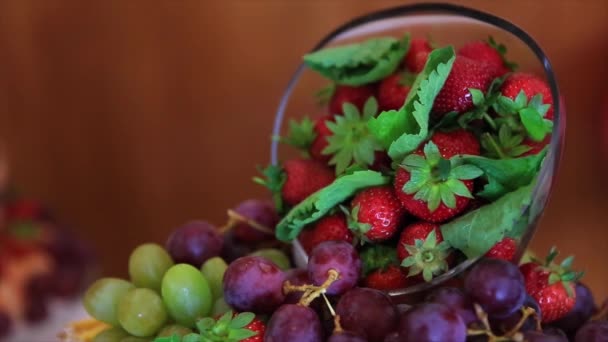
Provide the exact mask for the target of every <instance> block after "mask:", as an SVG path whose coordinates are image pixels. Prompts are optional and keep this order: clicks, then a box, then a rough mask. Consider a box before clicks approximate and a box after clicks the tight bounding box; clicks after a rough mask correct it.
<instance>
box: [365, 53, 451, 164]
mask: <svg viewBox="0 0 608 342" xmlns="http://www.w3.org/2000/svg"><path fill="white" fill-rule="evenodd" d="M455 58H456V57H455V53H454V48H452V47H445V48H441V49H435V50H433V51H432V52H431V53H430V55H429V57H428V59H427V62H426V65H425V66H424V69H423V70H422V72H421V73H420V74H419V75H418V77H417V78H416V81H414V84H413V85H412V90H411V91H410V92H409V94H408V96H407V98H406V99H405V104H404V105H403V107H401V108H400V109H399V110H389V111H385V112H382V113H380V115H379V116H378V117H377V118H374V119H371V120H370V121H369V123H368V125H369V128H370V131H371V133H372V134H373V135H374V136H375V137H376V139H377V140H378V142H379V143H380V144H381V146H382V147H384V148H386V149H388V154H389V156H390V157H391V158H392V159H393V160H395V161H401V160H402V159H403V157H405V156H406V155H408V154H409V153H411V152H412V151H414V150H416V148H418V146H419V145H420V144H421V143H422V142H423V141H424V140H426V139H427V136H428V134H429V116H430V112H431V109H432V108H433V102H434V101H435V97H437V94H439V91H441V88H442V87H443V84H444V83H445V80H446V79H447V77H448V75H449V73H450V71H451V69H452V64H453V63H454V59H455Z"/></svg>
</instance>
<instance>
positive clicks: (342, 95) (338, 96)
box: [329, 85, 376, 115]
mask: <svg viewBox="0 0 608 342" xmlns="http://www.w3.org/2000/svg"><path fill="white" fill-rule="evenodd" d="M375 92H376V90H375V89H374V87H373V86H371V85H366V86H359V87H351V86H346V85H340V86H337V87H336V90H335V91H334V94H333V96H332V97H331V99H330V100H329V114H331V115H342V114H344V113H343V111H342V105H343V104H344V103H346V102H348V103H352V104H353V105H355V107H357V108H359V110H361V109H363V105H364V104H365V101H367V99H369V98H370V97H371V96H374V95H375Z"/></svg>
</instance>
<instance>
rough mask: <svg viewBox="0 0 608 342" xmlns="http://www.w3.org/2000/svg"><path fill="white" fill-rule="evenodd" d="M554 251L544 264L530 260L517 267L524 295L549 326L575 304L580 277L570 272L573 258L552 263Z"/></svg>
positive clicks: (580, 274)
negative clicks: (529, 297)
mask: <svg viewBox="0 0 608 342" xmlns="http://www.w3.org/2000/svg"><path fill="white" fill-rule="evenodd" d="M557 254H558V253H557V251H556V250H555V249H554V248H552V249H551V251H550V252H549V255H548V256H547V258H546V260H545V262H544V263H543V262H541V261H538V260H534V261H532V262H528V263H525V264H523V265H521V266H520V268H519V270H520V272H521V274H522V275H523V277H524V281H525V285H526V292H528V294H529V295H530V296H531V297H532V298H534V300H536V301H537V302H538V305H539V306H540V311H541V312H542V322H543V323H549V322H552V321H555V320H557V319H560V318H562V317H564V316H565V315H566V314H567V313H568V312H569V311H570V310H572V308H573V307H574V304H575V303H576V291H575V284H576V282H577V281H578V280H579V279H580V277H581V276H582V273H580V272H573V271H572V270H571V267H572V262H573V261H574V257H572V256H571V257H568V258H566V259H564V260H563V261H562V263H561V264H560V265H556V264H554V263H553V260H554V259H555V257H556V256H557Z"/></svg>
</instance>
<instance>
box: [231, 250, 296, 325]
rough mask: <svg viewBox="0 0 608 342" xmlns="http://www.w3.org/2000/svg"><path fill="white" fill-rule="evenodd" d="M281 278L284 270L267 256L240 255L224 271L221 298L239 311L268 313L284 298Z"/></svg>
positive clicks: (283, 275) (282, 278)
mask: <svg viewBox="0 0 608 342" xmlns="http://www.w3.org/2000/svg"><path fill="white" fill-rule="evenodd" d="M284 281H285V274H284V273H283V271H281V269H280V268H279V267H278V266H277V265H275V264H274V263H273V262H271V261H269V260H268V259H265V258H262V257H256V256H247V257H242V258H239V259H237V260H235V261H234V262H233V263H231V264H230V265H229V266H228V269H227V270H226V273H225V274H224V299H225V300H226V303H228V305H230V306H231V307H233V308H234V309H236V310H238V311H251V312H254V313H260V314H261V313H271V312H272V311H273V310H274V309H276V308H277V307H278V306H279V305H281V304H282V303H283V301H284V300H285V294H283V282H284Z"/></svg>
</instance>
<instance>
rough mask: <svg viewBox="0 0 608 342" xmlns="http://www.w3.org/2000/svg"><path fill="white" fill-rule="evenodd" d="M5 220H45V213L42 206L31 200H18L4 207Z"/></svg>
mask: <svg viewBox="0 0 608 342" xmlns="http://www.w3.org/2000/svg"><path fill="white" fill-rule="evenodd" d="M5 215H6V220H7V221H13V220H15V221H16V220H33V219H40V218H45V217H46V213H45V210H44V208H43V207H42V205H41V204H40V203H39V202H37V201H33V200H25V199H20V200H16V201H14V202H10V203H8V204H7V205H6V212H5Z"/></svg>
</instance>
